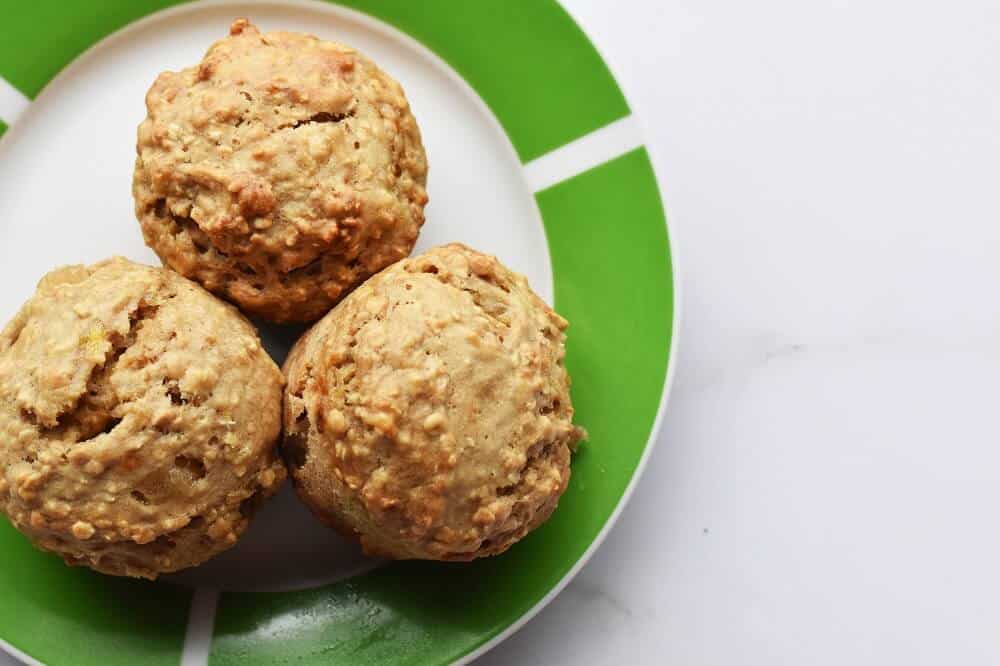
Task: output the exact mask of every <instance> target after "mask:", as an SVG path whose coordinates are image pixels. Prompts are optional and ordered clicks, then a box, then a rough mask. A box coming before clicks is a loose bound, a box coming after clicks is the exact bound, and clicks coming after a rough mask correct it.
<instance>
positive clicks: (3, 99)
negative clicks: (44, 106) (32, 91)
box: [0, 77, 31, 126]
mask: <svg viewBox="0 0 1000 666" xmlns="http://www.w3.org/2000/svg"><path fill="white" fill-rule="evenodd" d="M30 103H31V100H30V99H28V98H27V97H26V96H25V95H24V93H22V92H21V91H20V90H18V89H17V88H15V87H14V86H12V85H11V84H10V83H8V82H7V80H6V79H4V78H2V77H0V120H2V121H3V122H5V123H6V124H7V125H8V126H9V125H13V124H14V121H15V120H17V117H18V116H19V115H21V112H22V111H24V110H25V109H26V108H28V104H30Z"/></svg>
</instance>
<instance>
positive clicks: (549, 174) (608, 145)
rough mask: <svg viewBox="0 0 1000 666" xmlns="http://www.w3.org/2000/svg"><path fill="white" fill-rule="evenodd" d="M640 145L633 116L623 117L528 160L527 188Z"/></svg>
mask: <svg viewBox="0 0 1000 666" xmlns="http://www.w3.org/2000/svg"><path fill="white" fill-rule="evenodd" d="M641 145H642V133H641V132H640V130H639V126H638V123H636V121H635V117H634V116H625V117H624V118H621V119H619V120H616V121H614V122H613V123H611V124H610V125H605V126H604V127H602V128H600V129H598V130H594V131H593V132H591V133H590V134H587V135H586V136H582V137H580V138H579V139H576V140H575V141H571V142H569V143H567V144H566V145H564V146H562V147H560V148H556V149H555V150H553V151H551V152H548V153H546V154H544V155H542V156H541V157H537V158H535V159H534V160H532V161H530V162H528V163H527V164H525V165H524V175H525V178H527V180H528V187H530V188H531V191H532V192H541V191H542V190H544V189H546V188H549V187H552V186H553V185H555V184H557V183H561V182H563V181H564V180H569V179H570V178H572V177H573V176H576V175H578V174H581V173H583V172H584V171H588V170H590V169H592V168H594V167H596V166H598V165H601V164H604V163H605V162H608V161H610V160H613V159H615V158H616V157H621V156H622V155H624V154H625V153H627V152H629V151H630V150H632V149H634V148H638V147H639V146H641Z"/></svg>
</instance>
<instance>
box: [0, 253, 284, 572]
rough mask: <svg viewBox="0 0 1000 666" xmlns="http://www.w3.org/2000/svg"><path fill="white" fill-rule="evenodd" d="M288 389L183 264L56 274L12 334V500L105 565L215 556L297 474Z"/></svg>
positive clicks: (1, 440)
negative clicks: (290, 459)
mask: <svg viewBox="0 0 1000 666" xmlns="http://www.w3.org/2000/svg"><path fill="white" fill-rule="evenodd" d="M281 389H282V377H281V373H280V371H279V370H278V367H277V366H276V365H275V364H274V362H273V361H272V360H271V359H270V357H269V356H268V355H267V353H266V352H265V351H264V350H263V349H262V348H261V345H260V342H259V340H258V339H257V335H256V332H255V331H254V329H253V328H252V327H251V326H250V324H249V323H247V321H246V320H245V319H244V318H243V316H242V315H240V314H239V313H238V312H237V311H236V310H235V309H234V308H233V307H232V306H230V305H227V304H225V303H223V302H221V301H219V300H218V299H216V298H215V297H213V296H212V295H211V294H209V293H207V292H206V291H204V290H203V289H201V288H200V287H198V286H197V285H196V284H194V283H192V282H190V281H188V280H186V279H184V278H182V277H180V276H178V275H177V274H175V273H173V272H172V271H168V270H165V269H162V268H150V267H148V266H141V265H139V264H135V263H132V262H130V261H128V260H126V259H121V258H115V259H110V260H107V261H102V262H100V263H98V264H94V265H93V266H69V267H65V268H60V269H58V270H55V271H53V272H51V273H49V274H48V275H46V276H45V277H44V278H42V280H41V282H40V283H39V285H38V290H37V291H36V293H35V295H34V296H33V297H32V298H31V299H30V300H29V301H28V302H27V303H26V304H25V305H24V306H23V307H22V308H21V310H20V312H18V313H17V315H16V316H15V317H14V319H13V320H12V321H11V322H10V323H9V324H7V326H6V327H5V328H4V329H3V332H2V333H0V512H2V513H4V514H6V515H7V517H8V518H9V519H10V521H11V522H12V523H13V524H14V527H16V528H17V529H18V530H20V531H21V532H23V533H24V534H25V535H26V536H27V537H28V538H29V539H30V540H31V541H32V542H33V543H34V544H35V545H36V546H38V547H39V548H41V549H43V550H47V551H51V552H54V553H58V554H59V555H61V556H62V557H63V558H64V559H65V560H66V562H67V563H68V564H71V565H86V566H89V567H91V568H93V569H96V570H97V571H101V572H103V573H108V574H115V575H124V576H137V577H143V578H155V577H156V576H157V574H160V573H165V572H169V571H176V570H178V569H183V568H185V567H190V566H194V565H196V564H199V563H201V562H204V561H205V560H207V559H208V558H210V557H212V556H213V555H215V554H217V553H219V552H221V551H223V550H225V549H227V548H229V547H230V546H232V545H233V544H234V543H236V540H237V539H238V538H239V536H240V534H241V533H242V532H243V531H244V530H245V529H246V527H247V524H248V521H249V520H250V516H251V514H252V513H253V510H254V508H255V507H256V506H257V505H258V504H259V502H260V501H261V500H262V499H263V498H265V497H267V496H269V495H271V494H273V493H274V492H275V491H276V490H277V488H278V487H279V486H280V484H281V483H282V481H283V480H284V478H285V469H284V466H283V465H282V463H281V460H280V456H278V455H277V450H276V443H277V438H278V436H279V435H280V431H281Z"/></svg>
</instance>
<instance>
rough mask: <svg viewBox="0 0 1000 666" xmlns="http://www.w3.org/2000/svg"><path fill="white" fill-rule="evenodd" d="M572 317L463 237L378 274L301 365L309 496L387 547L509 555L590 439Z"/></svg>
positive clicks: (334, 318) (301, 487)
mask: <svg viewBox="0 0 1000 666" xmlns="http://www.w3.org/2000/svg"><path fill="white" fill-rule="evenodd" d="M566 325H567V323H566V320H565V319H563V318H562V317H560V316H559V315H557V314H556V313H555V312H553V311H552V309H551V308H549V307H548V306H547V305H546V304H545V303H544V302H543V301H542V300H541V299H540V298H539V297H538V296H537V295H535V293H534V292H533V291H531V289H530V288H529V286H528V283H527V280H526V279H525V278H524V277H523V276H521V275H518V274H516V273H514V272H512V271H510V270H508V269H507V268H505V267H504V266H503V265H501V264H500V263H499V262H498V261H497V260H496V258H494V257H491V256H487V255H484V254H480V253H479V252H476V251H474V250H471V249H469V248H467V247H465V246H462V245H457V244H453V245H447V246H444V247H439V248H436V249H433V250H431V251H429V252H427V253H425V254H422V255H419V256H417V257H413V258H410V259H404V260H402V261H400V262H398V263H396V264H394V265H393V266H390V267H389V268H387V269H385V270H383V271H382V272H381V273H379V274H377V275H375V276H374V277H372V278H371V279H369V280H368V281H367V282H365V283H364V284H363V285H362V286H361V287H359V288H358V289H357V290H355V291H354V292H353V293H351V294H350V295H349V296H348V297H347V298H346V299H344V300H343V301H342V302H341V303H340V304H339V305H337V307H335V308H334V309H333V310H332V311H331V312H330V313H329V314H328V315H327V316H326V317H324V318H323V319H322V320H320V321H319V322H318V323H316V324H315V325H314V326H313V327H312V329H310V330H309V331H308V332H307V333H306V334H305V335H304V336H303V337H302V338H301V339H300V340H299V342H298V343H296V345H295V347H294V348H293V350H292V352H291V354H290V355H289V357H288V359H287V361H286V363H285V367H284V371H285V375H286V380H287V383H286V388H285V403H284V409H285V413H284V423H285V438H284V444H283V447H284V454H285V458H286V461H287V463H288V466H289V471H290V473H291V475H292V478H293V480H294V482H295V486H296V490H297V491H298V493H299V495H300V496H301V497H302V499H303V500H304V501H305V502H306V503H307V504H308V505H309V506H310V508H311V509H312V510H313V512H314V513H315V514H316V515H317V516H318V517H319V518H320V519H321V520H323V521H324V522H326V523H328V524H329V525H331V526H333V527H335V528H337V529H339V530H340V531H342V532H345V533H347V534H350V535H354V536H356V537H358V538H359V539H360V541H361V544H362V546H363V547H364V549H365V550H366V552H368V553H369V554H372V555H378V556H384V557H392V558H400V559H410V558H416V559H438V560H470V559H473V558H476V557H481V556H486V555H494V554H497V553H500V552H503V551H504V550H506V549H507V548H508V547H510V546H511V545H512V544H513V543H515V542H516V541H518V540H519V539H521V538H522V537H524V536H525V535H526V534H527V533H528V532H530V531H531V530H533V529H534V528H536V527H537V526H538V525H540V524H541V523H542V522H544V521H545V520H546V519H547V518H548V517H549V515H550V514H551V513H552V511H553V510H554V509H555V508H556V505H557V503H558V501H559V497H560V496H561V495H562V493H563V491H564V490H565V489H566V485H567V483H568V481H569V476H570V456H571V452H572V450H573V449H574V448H575V446H576V444H577V442H578V441H579V440H580V439H581V438H582V437H583V436H584V432H583V430H582V429H581V428H579V427H577V426H574V425H573V423H572V419H573V407H572V405H571V402H570V394H569V376H568V375H567V373H566V370H565V368H564V367H563V356H564V353H565V350H564V342H565V336H564V330H565V328H566Z"/></svg>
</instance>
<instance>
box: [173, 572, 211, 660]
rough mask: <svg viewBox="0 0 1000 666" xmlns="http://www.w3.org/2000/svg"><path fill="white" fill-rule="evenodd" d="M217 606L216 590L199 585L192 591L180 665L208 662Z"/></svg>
mask: <svg viewBox="0 0 1000 666" xmlns="http://www.w3.org/2000/svg"><path fill="white" fill-rule="evenodd" d="M218 606H219V591H218V590H216V589H213V588H209V587H199V588H198V589H196V590H195V591H194V595H193V596H192V597H191V611H190V612H189V613H188V624H187V633H186V634H185V635H184V648H183V650H182V651H181V666H204V664H207V663H208V653H209V650H210V649H211V647H212V632H213V631H214V630H215V614H216V610H217V609H218Z"/></svg>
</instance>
